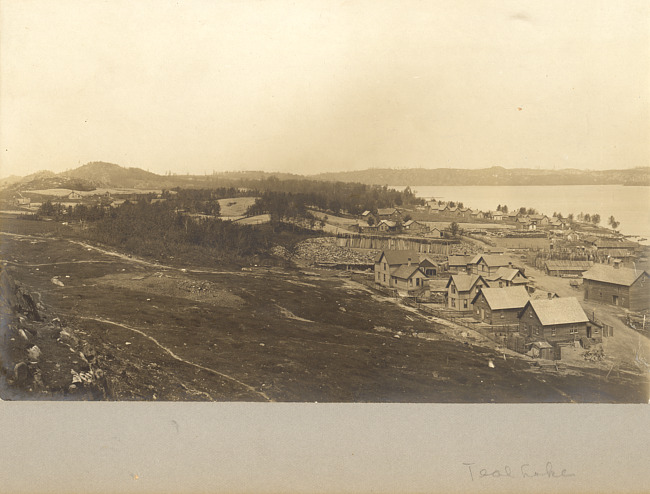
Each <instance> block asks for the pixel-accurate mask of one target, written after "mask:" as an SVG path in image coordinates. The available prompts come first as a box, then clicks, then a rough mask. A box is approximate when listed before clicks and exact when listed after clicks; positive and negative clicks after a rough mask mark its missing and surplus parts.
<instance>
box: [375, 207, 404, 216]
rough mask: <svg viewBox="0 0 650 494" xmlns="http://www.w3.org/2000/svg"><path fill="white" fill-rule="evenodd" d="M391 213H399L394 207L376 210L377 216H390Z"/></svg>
mask: <svg viewBox="0 0 650 494" xmlns="http://www.w3.org/2000/svg"><path fill="white" fill-rule="evenodd" d="M393 213H399V211H398V210H397V209H395V208H380V209H378V210H377V214H378V215H379V216H390V215H391V214H393Z"/></svg>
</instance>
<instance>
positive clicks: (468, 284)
mask: <svg viewBox="0 0 650 494" xmlns="http://www.w3.org/2000/svg"><path fill="white" fill-rule="evenodd" d="M479 280H480V281H482V282H483V283H485V280H484V279H483V277H482V276H481V275H479V274H452V275H451V276H450V277H449V280H448V281H447V287H449V285H451V282H452V281H453V282H454V285H456V290H458V291H459V292H469V291H470V290H471V289H472V287H473V286H474V285H475V284H476V283H477V282H478V281H479ZM485 284H486V285H487V283H485Z"/></svg>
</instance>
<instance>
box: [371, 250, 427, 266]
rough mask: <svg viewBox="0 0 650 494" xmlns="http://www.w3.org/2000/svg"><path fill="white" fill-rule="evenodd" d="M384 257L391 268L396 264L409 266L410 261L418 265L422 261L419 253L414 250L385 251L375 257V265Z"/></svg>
mask: <svg viewBox="0 0 650 494" xmlns="http://www.w3.org/2000/svg"><path fill="white" fill-rule="evenodd" d="M382 256H385V257H386V263H387V264H388V265H389V266H394V265H396V264H408V263H409V261H411V263H413V264H417V263H418V262H419V261H420V257H419V255H418V253H417V252H416V251H414V250H385V251H383V252H380V253H379V254H377V256H376V257H375V263H378V262H381V258H382Z"/></svg>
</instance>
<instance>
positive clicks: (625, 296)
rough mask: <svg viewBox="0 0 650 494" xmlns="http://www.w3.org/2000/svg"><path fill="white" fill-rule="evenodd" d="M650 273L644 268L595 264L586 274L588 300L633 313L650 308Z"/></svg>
mask: <svg viewBox="0 0 650 494" xmlns="http://www.w3.org/2000/svg"><path fill="white" fill-rule="evenodd" d="M648 278H650V274H648V273H647V272H646V271H643V270H641V269H630V268H623V267H621V266H620V263H619V262H615V263H614V264H613V265H612V266H609V265H605V264H595V265H594V266H592V267H591V268H590V269H589V270H588V271H586V272H585V273H583V275H582V279H583V280H584V281H583V285H584V290H585V300H591V301H594V302H600V303H603V304H610V305H618V306H621V307H625V308H627V309H630V310H639V311H640V310H646V309H650V280H649V279H648Z"/></svg>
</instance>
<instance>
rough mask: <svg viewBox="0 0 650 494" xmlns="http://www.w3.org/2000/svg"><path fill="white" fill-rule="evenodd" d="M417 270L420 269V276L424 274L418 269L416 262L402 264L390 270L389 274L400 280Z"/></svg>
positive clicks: (405, 278) (407, 277)
mask: <svg viewBox="0 0 650 494" xmlns="http://www.w3.org/2000/svg"><path fill="white" fill-rule="evenodd" d="M417 271H420V274H421V275H422V276H425V275H424V273H423V272H422V271H421V270H420V266H418V265H417V264H411V265H410V266H409V265H408V264H402V265H401V266H400V267H399V268H396V269H395V270H394V271H391V273H390V275H391V276H393V277H394V278H399V279H401V280H408V279H409V278H410V277H411V276H413V275H414V274H415V273H416V272H417Z"/></svg>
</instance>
